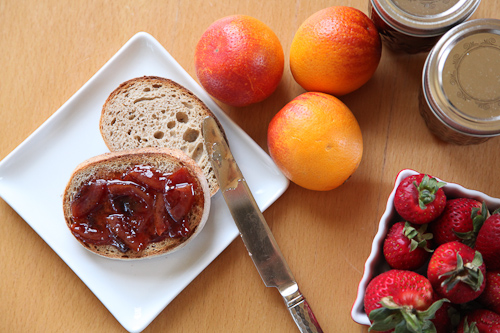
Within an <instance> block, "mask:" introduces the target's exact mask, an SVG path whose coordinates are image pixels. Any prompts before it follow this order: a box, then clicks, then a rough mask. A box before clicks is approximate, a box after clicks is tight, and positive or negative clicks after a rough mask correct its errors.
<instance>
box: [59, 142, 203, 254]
mask: <svg viewBox="0 0 500 333" xmlns="http://www.w3.org/2000/svg"><path fill="white" fill-rule="evenodd" d="M138 166H141V167H143V168H144V167H145V166H146V167H150V168H151V169H154V170H158V171H159V172H161V173H163V174H172V173H174V172H176V171H178V170H179V169H181V168H184V169H183V172H186V171H187V172H188V173H189V175H191V177H190V178H191V179H193V183H194V184H193V186H191V187H190V188H193V189H194V190H193V191H190V193H192V192H194V196H193V198H194V199H193V203H192V206H191V209H190V210H189V213H188V214H187V215H183V216H185V217H184V218H183V223H184V225H187V226H188V228H185V230H189V232H186V235H185V236H184V235H183V236H181V237H179V236H178V235H177V236H175V237H170V236H167V237H165V235H166V234H165V233H163V234H162V235H163V237H158V238H159V239H157V240H154V241H153V242H151V243H148V244H147V245H145V247H143V248H141V249H140V250H138V251H135V250H134V249H131V248H128V247H127V246H126V245H125V246H123V243H122V244H121V245H120V246H116V245H103V244H97V245H96V244H94V243H95V242H94V243H93V242H92V240H90V241H89V240H86V239H82V236H81V234H78V233H77V232H75V229H74V228H75V226H76V225H81V224H79V223H80V222H78V221H82V220H81V217H80V219H78V218H75V216H74V215H73V213H74V212H75V210H72V204H73V202H74V201H76V200H81V201H82V202H86V203H88V202H89V201H90V202H92V200H82V199H81V198H82V197H83V196H82V195H81V193H82V191H84V190H82V188H83V187H85V186H86V184H87V186H88V184H89V183H92V182H93V183H94V184H95V183H98V182H99V181H101V180H103V179H104V180H107V181H109V180H110V179H117V178H116V177H117V175H122V174H124V173H125V174H126V173H127V172H130V170H133V169H134V168H137V167H138ZM148 170H149V169H148ZM98 179H100V180H99V181H97V180H98ZM162 179H165V178H162ZM107 184H109V183H107ZM127 184H128V183H127ZM134 184H135V183H134ZM162 184H163V183H162ZM107 186H108V187H106V190H105V191H106V196H109V193H110V191H111V190H110V188H109V185H107ZM163 186H164V185H163ZM146 187H147V186H143V187H142V188H146ZM155 193H156V192H155ZM149 194H150V193H148V195H149ZM103 196H104V195H103ZM157 196H159V195H158V194H154V197H155V198H156V197H157ZM150 197H152V196H149V197H148V198H150ZM85 198H87V197H85ZM106 198H108V197H106ZM103 200H107V199H103ZM148 200H149V199H148ZM162 200H164V199H162ZM148 202H154V205H144V207H148V206H151V207H154V206H161V205H157V204H156V201H148ZM162 202H163V201H162ZM127 205H130V203H127ZM163 206H165V205H163ZM92 207H98V206H97V205H94V206H92ZM99 207H100V206H99ZM109 207H115V206H114V204H112V205H111V206H109ZM151 207H149V208H148V209H150V208H151ZM92 209H95V210H97V208H92ZM113 209H115V208H113ZM153 209H154V208H153ZM209 210H210V190H209V188H208V183H207V181H206V178H205V176H204V174H203V171H202V170H201V168H200V167H199V166H198V164H197V163H196V162H195V161H194V160H193V159H191V158H190V157H189V156H187V155H186V154H184V153H183V152H182V151H180V150H175V149H168V148H142V149H135V150H125V151H120V152H111V153H106V154H102V155H99V156H96V157H93V158H90V159H88V160H87V161H85V162H83V163H81V164H80V165H79V166H77V168H76V169H75V170H74V172H73V174H72V175H71V178H70V180H69V182H68V184H67V186H66V189H65V191H64V195H63V211H64V217H65V219H66V224H67V226H68V227H69V229H70V231H71V232H72V234H73V235H74V236H75V238H76V239H77V240H78V241H79V242H80V243H81V244H82V245H83V246H84V247H85V248H86V249H88V250H90V251H92V252H94V253H96V254H99V255H101V256H104V257H108V258H113V259H138V258H148V257H153V256H158V255H161V254H165V253H169V252H173V251H175V250H178V249H180V248H181V247H183V246H184V245H186V243H188V242H189V241H191V240H192V239H193V238H194V237H195V236H196V235H198V234H199V233H200V231H201V229H202V228H203V226H204V225H205V223H206V221H207V218H208V214H209ZM130 211H133V210H132V209H131V210H129V212H130ZM144 211H146V210H144ZM95 214H97V213H95ZM106 214H107V213H106ZM131 214H132V213H131ZM144 214H147V216H150V215H149V214H150V212H148V211H146V213H144ZM96 216H99V217H102V215H96ZM106 216H108V215H106ZM122 216H123V214H122ZM107 218H109V217H107ZM113 218H114V217H113ZM92 219H94V220H97V217H92ZM87 220H88V219H87ZM87 220H85V221H87ZM102 220H103V219H101V221H102ZM105 221H109V220H105ZM91 223H94V222H91ZM105 223H106V228H107V230H114V229H113V228H112V226H111V227H110V226H109V224H107V222H105ZM150 223H153V222H150ZM87 225H91V224H89V223H87ZM127 227H129V226H127ZM100 228H101V229H103V228H102V227H100ZM131 228H132V231H131V232H132V233H134V232H135V231H134V230H135V229H133V228H134V226H132V227H131ZM141 228H142V227H141ZM78 230H82V229H78ZM141 230H142V229H141ZM167 233H168V232H167ZM112 236H113V239H114V241H116V239H118V240H119V241H120V238H119V237H120V235H118V238H116V237H117V236H116V235H114V234H113V235H112ZM155 236H156V234H155ZM122 238H123V236H122ZM125 244H126V242H125Z"/></svg>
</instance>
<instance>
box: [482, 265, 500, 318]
mask: <svg viewBox="0 0 500 333" xmlns="http://www.w3.org/2000/svg"><path fill="white" fill-rule="evenodd" d="M479 302H481V304H483V305H484V306H485V307H486V308H487V309H489V310H491V311H494V312H496V313H498V314H499V315H500V271H488V272H486V287H485V288H484V291H483V293H482V294H481V296H479Z"/></svg>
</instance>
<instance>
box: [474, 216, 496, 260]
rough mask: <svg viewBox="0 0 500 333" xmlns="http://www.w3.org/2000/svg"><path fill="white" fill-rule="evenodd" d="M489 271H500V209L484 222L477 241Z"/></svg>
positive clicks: (477, 246) (478, 248) (477, 247)
mask: <svg viewBox="0 0 500 333" xmlns="http://www.w3.org/2000/svg"><path fill="white" fill-rule="evenodd" d="M476 250H478V251H479V252H481V254H482V255H483V260H484V262H485V263H486V267H487V268H488V270H497V269H500V208H499V209H497V210H495V211H494V212H493V214H492V215H491V216H490V217H488V218H487V219H486V221H484V224H483V226H482V228H481V230H479V233H478V235H477V240H476Z"/></svg>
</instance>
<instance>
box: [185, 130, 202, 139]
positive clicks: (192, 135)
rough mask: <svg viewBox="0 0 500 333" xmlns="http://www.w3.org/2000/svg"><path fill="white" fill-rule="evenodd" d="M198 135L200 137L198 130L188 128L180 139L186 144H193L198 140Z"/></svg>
mask: <svg viewBox="0 0 500 333" xmlns="http://www.w3.org/2000/svg"><path fill="white" fill-rule="evenodd" d="M198 135H200V132H199V131H198V130H195V129H192V128H188V129H187V130H186V132H184V135H183V136H182V138H183V139H184V141H187V142H195V141H196V139H197V138H198Z"/></svg>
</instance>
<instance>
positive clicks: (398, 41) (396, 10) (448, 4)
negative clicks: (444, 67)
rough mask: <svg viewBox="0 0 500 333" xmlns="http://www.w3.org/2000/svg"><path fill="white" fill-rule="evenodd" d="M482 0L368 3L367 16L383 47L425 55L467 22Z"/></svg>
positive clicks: (422, 0) (389, 0) (380, 0)
mask: <svg viewBox="0 0 500 333" xmlns="http://www.w3.org/2000/svg"><path fill="white" fill-rule="evenodd" d="M480 2H481V0H370V1H369V13H370V17H371V19H372V20H373V22H374V23H375V25H376V26H377V29H378V30H379V32H380V35H381V37H382V41H383V42H384V44H385V45H386V46H387V47H388V48H390V49H392V50H394V51H401V52H406V53H420V52H427V51H429V50H430V49H432V47H433V46H434V45H435V44H436V43H437V41H438V40H439V38H440V37H441V36H442V35H443V34H445V33H446V32H447V31H448V30H450V29H451V28H453V27H454V26H456V25H458V24H460V23H462V22H464V21H465V20H467V19H468V18H469V17H470V16H471V15H472V14H473V13H474V11H475V10H476V9H477V7H478V6H479V3H480Z"/></svg>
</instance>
